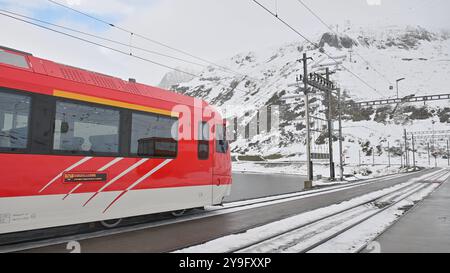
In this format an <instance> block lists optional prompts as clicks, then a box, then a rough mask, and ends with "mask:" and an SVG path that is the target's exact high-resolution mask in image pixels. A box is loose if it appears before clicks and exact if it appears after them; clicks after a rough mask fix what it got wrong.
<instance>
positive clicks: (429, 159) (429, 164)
mask: <svg viewBox="0 0 450 273" xmlns="http://www.w3.org/2000/svg"><path fill="white" fill-rule="evenodd" d="M427 146H428V166H431V157H430V142H428V143H427Z"/></svg>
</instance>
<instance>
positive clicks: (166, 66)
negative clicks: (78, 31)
mask: <svg viewBox="0 0 450 273" xmlns="http://www.w3.org/2000/svg"><path fill="white" fill-rule="evenodd" d="M0 15H3V16H5V17H9V18H11V19H14V20H17V21H21V22H24V23H27V24H30V25H33V26H36V27H39V28H42V29H45V30H48V31H51V32H55V33H58V34H61V35H64V36H67V37H70V38H73V39H77V40H80V41H82V42H86V43H89V44H93V45H96V46H99V47H102V48H106V49H109V50H112V51H115V52H117V53H121V54H124V55H127V56H131V57H134V58H137V59H141V60H144V61H147V62H150V63H153V64H155V65H158V66H161V67H164V68H168V69H172V70H175V71H178V72H181V73H185V74H188V75H191V76H195V77H198V75H196V74H193V73H190V72H186V71H183V70H181V69H178V68H175V67H171V66H169V65H165V64H162V63H159V62H155V61H152V60H150V59H146V58H143V57H140V56H137V55H134V54H132V53H129V52H125V51H122V50H120V49H117V48H113V47H110V46H107V45H104V44H100V43H98V42H94V41H91V40H88V39H85V38H81V37H78V36H75V35H72V34H69V33H66V32H62V31H59V30H56V29H53V28H50V27H46V26H43V25H40V24H37V23H34V22H32V21H28V20H25V19H22V18H18V17H15V16H12V15H10V14H6V13H4V12H0Z"/></svg>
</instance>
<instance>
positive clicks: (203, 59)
mask: <svg viewBox="0 0 450 273" xmlns="http://www.w3.org/2000/svg"><path fill="white" fill-rule="evenodd" d="M47 1H49V2H51V3H53V4H55V5H58V6H60V7H62V8H65V9H68V10H71V11H73V12H75V13H78V14H81V15H83V16H86V17H88V18H90V19H92V20H94V21H97V22H100V23H102V24H105V25H108V26H109V27H112V28H116V29H118V30H120V31H123V32H126V33H128V34H131V35H133V36H135V37H139V38H141V39H143V40H146V41H148V42H150V43H153V44H157V45H159V46H162V47H165V48H168V49H170V50H173V51H175V52H178V53H181V54H183V55H186V56H189V57H191V58H194V59H197V60H199V61H202V62H204V63H207V64H209V65H212V66H214V67H216V68H219V69H220V70H222V71H225V72H229V73H232V74H236V75H239V76H245V77H247V78H251V77H249V76H248V75H245V74H242V73H240V72H237V71H234V70H232V69H230V68H228V67H226V66H223V65H219V64H217V63H214V62H212V61H210V60H207V59H205V58H202V57H199V56H196V55H194V54H192V53H189V52H187V51H185V50H181V49H178V48H176V47H173V46H171V45H168V44H166V43H162V42H160V41H157V40H155V39H152V38H150V37H148V36H146V35H142V34H139V33H137V32H134V31H131V30H129V29H126V28H123V27H121V26H118V25H116V24H113V23H110V22H107V21H105V20H103V19H101V18H98V17H96V16H93V15H91V14H88V13H86V12H83V11H80V10H78V9H75V8H73V7H71V6H68V5H65V4H63V3H60V2H58V1H54V0H47Z"/></svg>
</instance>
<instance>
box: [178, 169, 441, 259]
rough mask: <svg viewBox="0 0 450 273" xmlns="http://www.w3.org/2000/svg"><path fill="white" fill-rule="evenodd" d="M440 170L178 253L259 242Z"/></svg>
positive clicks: (214, 250)
mask: <svg viewBox="0 0 450 273" xmlns="http://www.w3.org/2000/svg"><path fill="white" fill-rule="evenodd" d="M438 172H439V171H435V172H432V173H429V174H425V175H422V176H420V177H417V178H412V179H410V180H409V181H408V182H405V183H402V184H399V185H395V186H393V187H390V188H386V189H382V190H379V191H375V192H372V193H369V194H365V195H362V196H359V197H356V198H353V199H351V200H348V201H345V202H342V203H339V204H334V205H331V206H328V207H323V208H319V209H316V210H312V211H309V212H305V213H302V214H299V215H296V216H293V217H289V218H286V219H283V220H280V221H276V222H273V223H270V224H266V225H263V226H260V227H257V228H253V229H249V230H247V231H246V232H244V233H239V234H233V235H228V236H225V237H221V238H219V239H216V240H212V241H210V242H207V243H205V244H201V245H197V246H192V247H189V248H185V249H182V250H178V251H176V252H178V253H202V252H203V253H221V252H230V251H233V250H235V249H237V248H240V247H245V246H247V245H249V244H251V243H257V242H260V241H261V240H264V239H265V238H268V237H271V236H274V235H275V234H279V233H283V232H285V231H287V230H290V229H293V228H295V227H298V226H303V225H305V224H308V223H310V222H312V221H315V220H318V219H321V218H324V217H327V216H330V215H332V214H334V213H337V212H340V211H342V210H345V209H348V208H351V207H354V206H357V205H359V204H364V203H366V202H369V201H370V200H373V199H375V198H379V197H381V196H384V195H386V194H388V193H392V192H395V191H396V190H399V189H401V188H403V187H405V186H408V185H411V184H413V183H415V182H419V181H423V180H425V179H426V178H429V177H431V176H432V175H434V174H436V173H438Z"/></svg>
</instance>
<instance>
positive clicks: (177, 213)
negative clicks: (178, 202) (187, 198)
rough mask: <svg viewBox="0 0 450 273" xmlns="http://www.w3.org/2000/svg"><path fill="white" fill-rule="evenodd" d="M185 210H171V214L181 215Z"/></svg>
mask: <svg viewBox="0 0 450 273" xmlns="http://www.w3.org/2000/svg"><path fill="white" fill-rule="evenodd" d="M186 211H187V210H186V209H182V210H176V211H172V215H173V216H175V217H180V216H183V214H185V213H186Z"/></svg>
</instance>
